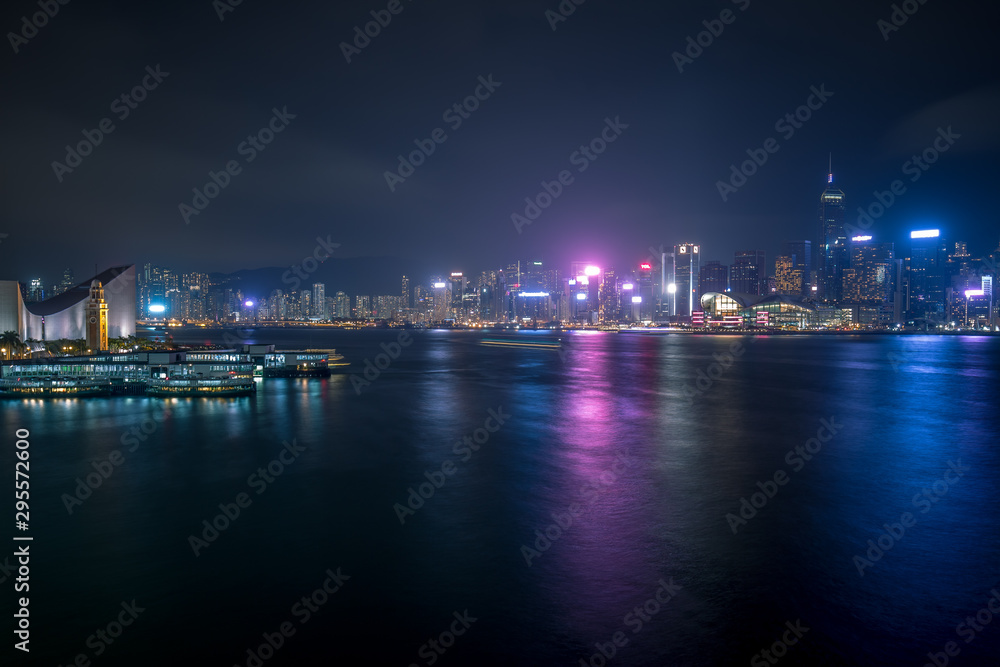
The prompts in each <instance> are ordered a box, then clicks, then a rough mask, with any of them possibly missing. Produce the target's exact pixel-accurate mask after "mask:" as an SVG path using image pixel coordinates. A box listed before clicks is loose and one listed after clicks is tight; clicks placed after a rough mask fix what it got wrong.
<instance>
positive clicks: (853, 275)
mask: <svg viewBox="0 0 1000 667" xmlns="http://www.w3.org/2000/svg"><path fill="white" fill-rule="evenodd" d="M848 247H849V248H850V262H851V264H850V273H848V272H847V269H845V273H844V284H843V287H842V291H843V295H844V298H845V300H850V301H854V302H861V303H868V304H886V303H889V302H890V301H892V294H893V291H894V290H895V283H894V271H893V267H894V264H895V261H894V260H895V252H894V249H893V244H892V243H876V242H874V241H872V239H871V237H870V236H860V237H855V238H854V239H852V240H851V242H850V245H849V246H848Z"/></svg>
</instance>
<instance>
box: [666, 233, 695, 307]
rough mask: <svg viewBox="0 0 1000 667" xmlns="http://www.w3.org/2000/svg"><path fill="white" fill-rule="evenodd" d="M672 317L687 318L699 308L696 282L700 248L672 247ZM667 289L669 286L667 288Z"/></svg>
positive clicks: (683, 244) (688, 246)
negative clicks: (673, 309)
mask: <svg viewBox="0 0 1000 667" xmlns="http://www.w3.org/2000/svg"><path fill="white" fill-rule="evenodd" d="M673 275H674V285H675V288H674V297H675V304H676V310H675V312H674V313H673V314H674V315H677V316H680V317H689V316H690V315H691V313H692V312H694V311H696V310H698V309H699V308H700V305H699V301H698V297H699V294H698V281H699V280H700V279H701V246H697V245H695V244H693V243H682V244H681V245H676V246H674V272H673ZM668 287H669V286H668Z"/></svg>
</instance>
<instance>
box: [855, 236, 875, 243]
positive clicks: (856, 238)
mask: <svg viewBox="0 0 1000 667" xmlns="http://www.w3.org/2000/svg"><path fill="white" fill-rule="evenodd" d="M851 240H852V241H855V242H858V241H871V240H872V237H871V236H852V237H851Z"/></svg>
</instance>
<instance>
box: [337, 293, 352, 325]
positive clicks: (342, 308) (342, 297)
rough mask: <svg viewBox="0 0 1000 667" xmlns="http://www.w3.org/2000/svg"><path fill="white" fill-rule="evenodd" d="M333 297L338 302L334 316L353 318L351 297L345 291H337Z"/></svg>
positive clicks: (346, 318) (344, 318) (345, 318)
mask: <svg viewBox="0 0 1000 667" xmlns="http://www.w3.org/2000/svg"><path fill="white" fill-rule="evenodd" d="M333 298H334V301H335V302H336V306H334V316H335V317H336V318H337V319H341V320H349V319H351V297H349V296H347V295H346V294H344V293H343V292H337V294H336V295H334V297H333Z"/></svg>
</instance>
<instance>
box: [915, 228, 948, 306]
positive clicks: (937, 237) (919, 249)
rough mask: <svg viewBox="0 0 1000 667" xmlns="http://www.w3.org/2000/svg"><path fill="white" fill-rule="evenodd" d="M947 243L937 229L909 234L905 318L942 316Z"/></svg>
mask: <svg viewBox="0 0 1000 667" xmlns="http://www.w3.org/2000/svg"><path fill="white" fill-rule="evenodd" d="M947 257H948V244H947V242H946V241H945V240H944V239H943V238H941V232H940V230H937V229H924V230H918V231H914V232H911V233H910V257H909V262H908V271H907V298H906V302H907V306H906V312H907V314H908V317H914V318H920V317H926V318H929V319H937V320H943V319H944V305H945V304H944V295H945V292H944V290H945V276H944V275H943V272H944V267H945V262H946V261H947Z"/></svg>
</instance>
